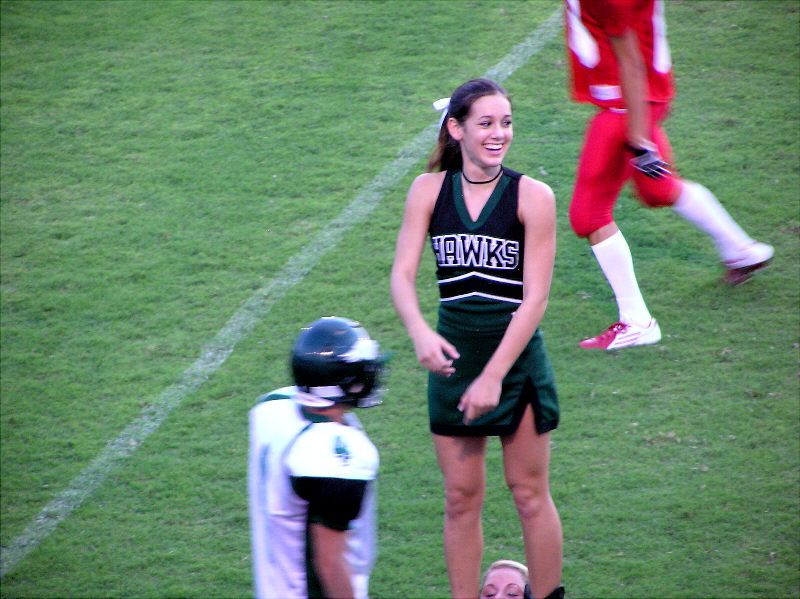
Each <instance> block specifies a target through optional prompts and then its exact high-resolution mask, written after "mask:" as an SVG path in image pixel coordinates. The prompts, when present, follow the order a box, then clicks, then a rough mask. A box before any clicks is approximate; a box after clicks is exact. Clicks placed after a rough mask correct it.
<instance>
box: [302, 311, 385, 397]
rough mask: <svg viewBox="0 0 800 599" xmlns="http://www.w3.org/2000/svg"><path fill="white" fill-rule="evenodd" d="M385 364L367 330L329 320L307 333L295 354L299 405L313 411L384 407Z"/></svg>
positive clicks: (310, 327) (333, 318)
mask: <svg viewBox="0 0 800 599" xmlns="http://www.w3.org/2000/svg"><path fill="white" fill-rule="evenodd" d="M385 362H386V359H385V357H384V355H383V354H382V353H381V351H380V347H378V343H377V342H376V341H375V340H374V339H371V338H370V336H369V335H368V334H367V331H365V330H364V329H363V328H362V326H361V325H360V324H359V323H358V322H355V321H353V320H349V319H347V318H339V317H336V316H328V317H325V318H320V319H319V320H316V321H314V322H312V323H311V324H310V325H308V326H306V327H305V328H303V330H302V331H301V332H300V334H299V335H298V337H297V340H296V341H295V343H294V347H293V348H292V359H291V365H292V375H293V376H294V384H295V386H296V387H297V393H296V397H295V399H296V401H298V403H300V404H302V405H305V406H309V407H320V408H321V407H329V406H332V405H334V404H337V403H338V404H342V403H343V404H349V405H352V406H354V407H357V408H369V407H372V406H376V405H378V404H380V403H381V400H380V397H381V395H383V385H382V381H381V378H382V376H381V375H382V373H383V370H384V364H385Z"/></svg>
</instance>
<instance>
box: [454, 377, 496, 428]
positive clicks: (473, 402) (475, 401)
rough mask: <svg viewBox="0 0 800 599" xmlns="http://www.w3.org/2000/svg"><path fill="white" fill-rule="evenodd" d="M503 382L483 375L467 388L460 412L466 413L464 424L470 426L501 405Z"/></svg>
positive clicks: (460, 405) (460, 404)
mask: <svg viewBox="0 0 800 599" xmlns="http://www.w3.org/2000/svg"><path fill="white" fill-rule="evenodd" d="M502 387H503V381H502V380H497V379H494V378H492V377H490V376H488V375H485V374H482V375H480V376H479V377H478V378H476V379H475V380H474V381H472V384H471V385H470V386H469V387H467V390H466V391H465V392H464V395H462V396H461V401H459V402H458V409H459V411H461V412H463V413H464V424H470V423H471V422H472V421H473V420H477V419H478V418H480V417H481V416H483V415H484V414H488V413H489V412H491V411H492V410H494V409H495V408H496V407H497V404H499V403H500V391H501V390H502Z"/></svg>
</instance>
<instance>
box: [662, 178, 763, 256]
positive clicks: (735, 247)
mask: <svg viewBox="0 0 800 599" xmlns="http://www.w3.org/2000/svg"><path fill="white" fill-rule="evenodd" d="M672 209H673V210H674V211H675V212H677V213H678V214H679V215H681V216H682V217H683V218H685V219H686V220H688V221H689V222H690V223H692V224H693V225H694V226H696V227H697V228H698V229H700V230H701V231H703V232H705V233H707V234H708V235H710V236H711V239H713V240H714V245H716V246H717V251H718V252H719V256H720V258H721V259H722V261H723V262H724V261H726V260H735V259H736V258H738V257H739V256H740V254H741V250H742V248H744V247H747V246H748V245H750V244H752V243H753V240H752V239H751V238H750V237H749V236H748V235H747V233H745V232H744V231H743V230H742V228H741V227H740V226H739V225H738V224H736V221H734V220H733V218H731V215H730V214H728V212H727V210H725V208H724V207H723V206H722V204H720V203H719V201H718V200H717V198H716V197H715V196H714V194H713V193H711V192H710V191H709V190H708V189H706V188H705V187H703V186H702V185H700V184H699V183H694V182H693V181H684V182H683V191H681V195H680V197H679V198H678V201H677V202H675V204H673V206H672Z"/></svg>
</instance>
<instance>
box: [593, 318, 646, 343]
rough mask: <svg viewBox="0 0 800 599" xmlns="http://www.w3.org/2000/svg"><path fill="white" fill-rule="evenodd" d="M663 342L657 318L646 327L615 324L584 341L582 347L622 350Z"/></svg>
mask: <svg viewBox="0 0 800 599" xmlns="http://www.w3.org/2000/svg"><path fill="white" fill-rule="evenodd" d="M659 341H661V328H660V327H659V326H658V323H657V322H656V319H655V318H652V319H651V320H650V324H648V325H647V326H646V327H640V326H636V325H635V324H627V323H624V322H615V323H614V324H612V325H611V326H610V327H608V328H607V329H606V330H605V331H604V332H602V333H600V334H599V335H598V336H597V337H592V338H591V339H584V340H583V341H581V342H580V346H581V347H583V348H585V349H622V348H623V347H633V346H635V345H650V344H651V343H658V342H659Z"/></svg>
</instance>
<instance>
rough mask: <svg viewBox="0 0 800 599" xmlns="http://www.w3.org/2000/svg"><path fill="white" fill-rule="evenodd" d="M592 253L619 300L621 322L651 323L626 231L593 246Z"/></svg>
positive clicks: (643, 324)
mask: <svg viewBox="0 0 800 599" xmlns="http://www.w3.org/2000/svg"><path fill="white" fill-rule="evenodd" d="M592 252H594V257H595V258H597V262H598V264H600V268H601V269H602V270H603V274H604V275H605V276H606V279H607V280H608V284H609V285H611V290H612V291H613V292H614V297H615V298H616V299H617V307H618V308H619V319H620V321H621V322H624V323H627V324H635V325H638V326H641V327H646V326H647V325H648V324H650V320H651V318H652V317H651V316H650V311H649V310H648V309H647V305H646V304H645V303H644V298H643V297H642V293H641V291H639V284H638V283H637V282H636V273H635V272H634V271H633V257H632V256H631V250H630V248H629V247H628V242H627V241H625V237H623V236H622V231H618V232H616V233H614V234H613V235H612V236H611V237H609V238H608V239H605V240H603V241H601V242H600V243H598V244H596V245H593V246H592Z"/></svg>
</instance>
